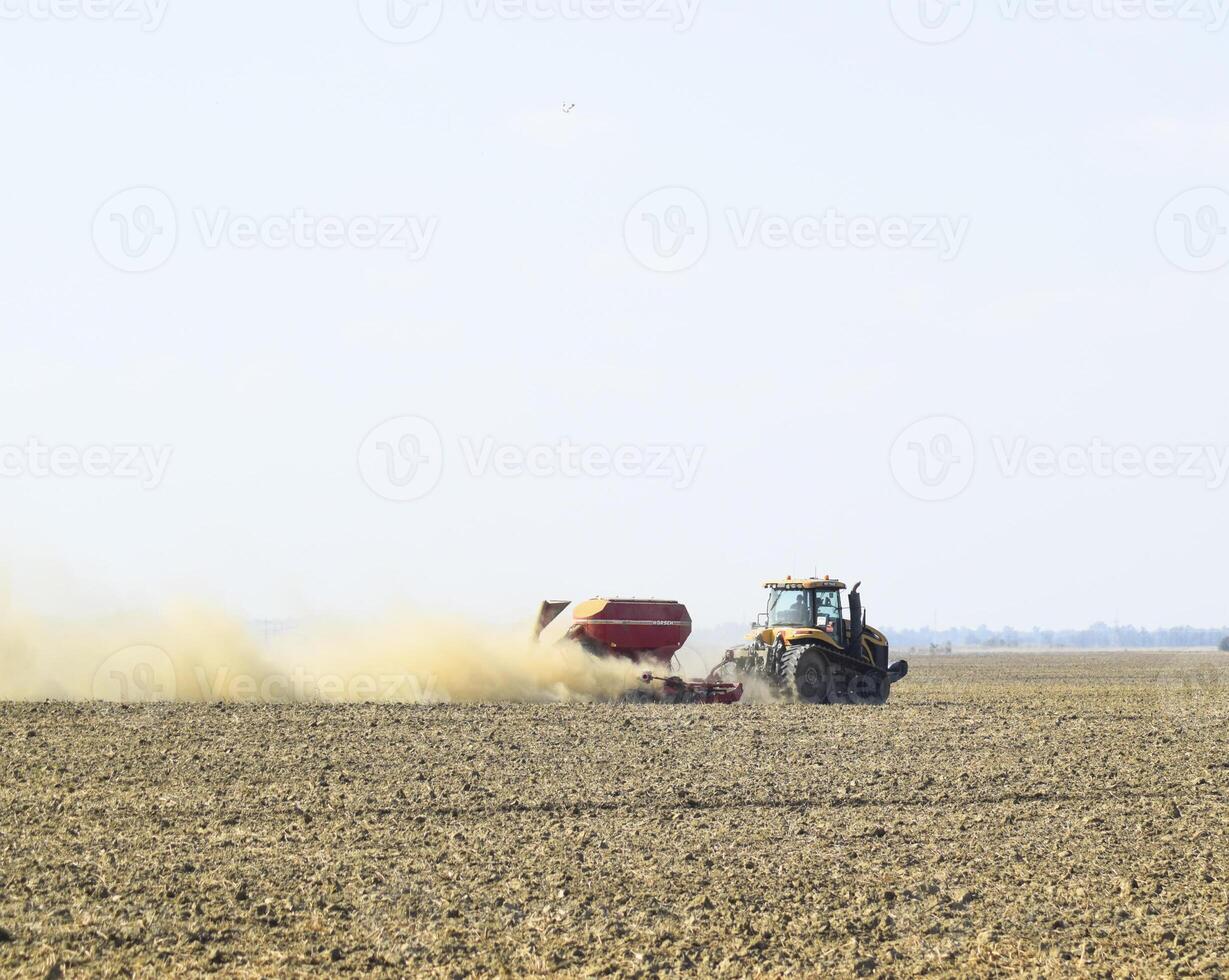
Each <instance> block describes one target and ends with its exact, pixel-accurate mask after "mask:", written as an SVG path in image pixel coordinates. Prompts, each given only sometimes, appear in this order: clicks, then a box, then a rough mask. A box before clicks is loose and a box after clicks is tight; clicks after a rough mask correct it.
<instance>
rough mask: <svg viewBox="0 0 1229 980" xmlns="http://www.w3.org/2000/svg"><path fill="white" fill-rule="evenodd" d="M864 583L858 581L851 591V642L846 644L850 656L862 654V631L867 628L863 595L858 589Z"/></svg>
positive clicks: (846, 652)
mask: <svg viewBox="0 0 1229 980" xmlns="http://www.w3.org/2000/svg"><path fill="white" fill-rule="evenodd" d="M860 588H862V583H861V582H859V583H857V584H856V585H855V586H854V587H853V588H852V589H851V590H850V592H849V642H848V643H847V644H845V654H846V655H847V656H850V657H858V656H861V653H862V632H863V630H865V629H866V613H864V612H863V611H862V596H861V594H860V593H859V592H858V589H860Z"/></svg>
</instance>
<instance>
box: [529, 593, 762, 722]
mask: <svg viewBox="0 0 1229 980" xmlns="http://www.w3.org/2000/svg"><path fill="white" fill-rule="evenodd" d="M570 604H571V602H570V600H562V601H551V600H547V601H546V602H543V603H542V606H541V608H540V609H539V610H538V621H537V624H536V626H535V629H534V639H535V640H536V639H537V638H538V637H540V636H541V635H542V631H543V630H544V629H546V627H547V626H549V625H550V624H551V623H553V622H554V621H555V619H556V618H557V617H558V616H559V614H560V613H561V612H563V610H564V609H566V608H567V607H568V606H569V605H570ZM689 636H691V616H690V614H689V613H688V612H687V607H686V606H684V605H683V604H682V603H681V602H675V601H674V600H672V599H589V600H588V601H586V602H582V603H580V604H579V605H578V606H577V607H576V608H575V609H574V610H573V612H572V625H571V626H569V627H568V631H567V633H566V634H564V639H566V640H572V641H574V642H576V643H579V644H580V645H581V647H583V648H584V649H585V650H587V651H588V652H589V653H591V654H593V655H594V656H599V657H625V658H627V659H628V660H631V661H633V662H634V663H643V662H646V661H648V662H651V663H656V664H661V665H663V666H664V665H666V664H668V663H670V661H671V659H672V658H673V657H674V655H675V654H676V653H677V652H678V651H679V650H680V649H681V648H682V646H683V644H684V643H686V642H687V638H688V637H689ZM640 680H641V682H642V683H643V684H644V685H645V686H644V687H643V688H641V689H640V690H638V691H636V692H632V693H631V694H629V699H630V700H644V701H666V702H669V703H672V704H732V703H734V702H735V701H738V700H739V699H740V698H741V697H742V695H743V687H742V685H741V684H730V683H726V682H723V681H718V680H715V679H711V680H705V681H685V680H683V679H682V678H681V677H657V676H656V675H654V674H653V673H652V672H651V671H650V672H646V673H644V674H642V675H641V677H640ZM659 685H660V686H659Z"/></svg>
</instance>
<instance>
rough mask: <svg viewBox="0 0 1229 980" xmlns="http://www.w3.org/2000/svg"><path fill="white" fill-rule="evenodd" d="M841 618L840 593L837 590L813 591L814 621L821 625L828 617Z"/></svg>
mask: <svg viewBox="0 0 1229 980" xmlns="http://www.w3.org/2000/svg"><path fill="white" fill-rule="evenodd" d="M840 618H841V594H840V593H839V592H816V593H815V623H816V625H817V626H823V625H824V624H825V623H826V622H827V621H828V620H830V619H840Z"/></svg>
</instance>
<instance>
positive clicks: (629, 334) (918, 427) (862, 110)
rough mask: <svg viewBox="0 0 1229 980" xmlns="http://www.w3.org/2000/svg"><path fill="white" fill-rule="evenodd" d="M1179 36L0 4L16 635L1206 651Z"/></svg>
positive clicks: (1227, 304)
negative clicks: (333, 634) (310, 629)
mask: <svg viewBox="0 0 1229 980" xmlns="http://www.w3.org/2000/svg"><path fill="white" fill-rule="evenodd" d="M923 2H924V3H925V4H926V5H925V6H919V5H918V4H920V3H923ZM1224 2H1225V0H1215V2H1213V0H1199V2H1196V3H1195V5H1194V6H1193V7H1192V6H1187V5H1182V6H1176V5H1168V4H1166V3H1164V2H1162V0H1154V2H1150V3H1148V4H1144V5H1142V9H1143V13H1142V14H1141V13H1139V11H1140V9H1141V5H1140V4H1138V3H1133V2H1128V0H1122V2H1119V3H1114V2H1112V0H1087V2H1085V3H1080V2H1077V0H1069V2H1066V3H1064V4H1060V5H1057V6H1054V7H1050V6H1048V5H1045V4H1043V3H1040V2H1033V3H1027V2H1024V0H1019V2H1017V0H995V2H994V3H978V4H977V5H976V6H974V5H973V0H963V3H962V4H957V3H953V4H952V5H950V6H949V7H945V6H944V4H943V2H941V0H916V3H915V2H914V0H908V2H906V0H899V2H892V3H889V2H888V0H882V2H880V0H872V2H866V3H840V4H838V3H818V4H812V3H801V2H795V0H791V2H789V3H781V4H771V5H770V4H762V3H758V4H757V3H750V2H739V3H734V2H729V0H726V2H722V0H688V2H687V3H683V2H682V0H666V2H659V0H610V2H604V0H526V2H525V3H516V2H505V3H500V4H497V3H494V2H493V0H492V2H491V3H489V4H487V3H484V2H482V0H469V2H467V3H456V4H452V3H450V4H449V5H448V6H447V8H446V9H444V10H443V11H442V17H440V18H439V22H438V25H437V26H434V29H433V30H429V33H427V31H428V29H430V28H431V27H432V25H433V24H434V23H435V21H434V13H435V11H433V9H432V5H431V4H430V3H426V4H420V7H421V8H422V9H419V10H417V11H415V10H414V9H413V5H410V4H406V5H404V6H402V5H401V0H392V4H391V5H389V4H385V3H384V2H383V0H375V2H372V3H367V2H366V0H363V2H362V3H355V2H353V0H351V2H338V3H331V4H303V3H291V2H286V0H283V2H280V3H266V4H246V3H238V2H225V0H214V2H210V3H204V2H187V0H167V2H163V0H158V2H157V3H155V4H152V5H151V4H150V3H148V2H147V0H56V5H54V6H53V5H51V4H50V0H0V14H2V16H0V92H3V94H2V95H0V132H3V134H4V135H3V154H2V155H0V174H2V176H3V180H2V181H0V195H2V197H0V202H2V213H3V217H4V222H3V233H2V234H0V261H2V268H3V276H4V280H3V291H2V292H0V325H2V326H0V329H2V331H3V334H2V336H3V346H2V347H0V472H2V474H3V475H0V560H2V561H3V564H4V565H5V567H6V568H7V572H8V574H9V576H10V578H11V581H12V589H13V593H14V595H15V597H17V599H18V600H19V601H21V602H23V603H29V604H31V605H34V606H36V607H38V608H42V609H47V610H56V611H69V610H72V609H74V608H77V607H81V606H89V607H90V608H93V609H103V610H110V609H117V610H118V609H123V608H128V607H132V606H144V605H148V604H151V603H159V602H161V601H163V600H166V599H171V598H176V597H183V596H190V597H195V598H198V599H208V600H211V601H219V602H222V603H224V604H226V605H227V606H228V607H230V608H232V609H234V610H236V611H240V612H242V613H244V614H247V615H252V616H301V615H308V614H312V613H316V612H325V611H328V612H353V613H359V614H367V613H370V612H373V611H376V610H379V609H382V608H384V607H386V606H388V605H389V604H393V603H401V602H410V603H415V604H418V605H422V606H426V607H431V608H442V609H448V610H453V611H456V612H459V613H471V614H474V615H478V616H482V617H485V618H496V619H501V618H502V619H510V618H513V617H518V616H528V615H530V614H531V612H532V610H533V607H534V606H535V604H536V602H537V601H538V600H539V599H541V598H545V597H547V596H550V597H553V598H574V599H580V598H584V597H586V596H589V595H597V594H622V595H642V596H646V595H656V596H663V597H669V598H677V599H681V600H683V601H685V602H686V603H687V604H688V606H689V608H690V609H691V612H692V614H693V617H694V618H695V620H696V622H697V625H700V626H704V625H713V624H716V623H720V622H727V621H730V620H743V619H750V618H751V617H753V616H754V614H755V612H756V611H758V610H759V609H760V608H762V604H763V596H762V593H761V590H760V585H761V583H762V582H763V580H764V579H766V578H770V577H778V576H783V575H785V574H788V573H790V572H791V571H792V572H794V573H795V574H809V573H811V572H813V571H818V572H819V573H820V574H823V573H825V572H827V573H830V574H832V575H834V576H836V575H839V576H841V577H842V578H844V579H846V580H847V581H849V582H853V581H856V580H861V581H863V583H864V586H863V590H864V593H865V596H866V602H867V607H868V610H869V612H870V615H871V619H872V621H873V622H877V623H880V624H883V625H900V626H906V625H910V626H912V625H921V624H927V623H937V624H938V625H958V624H961V625H964V624H967V625H977V624H979V623H988V624H990V625H992V626H1003V625H1014V626H1017V627H1028V626H1032V625H1034V624H1037V625H1041V626H1045V627H1063V626H1083V625H1087V624H1089V623H1091V622H1093V621H1095V620H1113V619H1115V618H1116V619H1119V620H1121V621H1122V622H1124V623H1135V624H1137V625H1141V626H1157V625H1163V624H1166V625H1167V624H1175V623H1190V624H1195V625H1216V624H1222V623H1225V622H1227V621H1229V612H1227V610H1226V606H1225V596H1226V589H1225V573H1224V554H1225V550H1226V544H1227V541H1226V536H1227V532H1229V412H1227V411H1226V404H1227V390H1229V389H1227V387H1226V374H1225V365H1226V354H1227V353H1229V337H1227V327H1229V324H1227V322H1226V310H1227V309H1229V193H1226V188H1229V28H1226V27H1225V26H1224V25H1223V23H1222V21H1223V19H1224V18H1223V14H1224V13H1225V11H1223V10H1222V9H1221V7H1222V6H1223V5H1224ZM608 10H614V11H617V12H618V13H617V15H616V14H611V15H610V16H602V14H603V13H604V12H606V11H608ZM1047 11H1056V13H1055V15H1054V16H1053V17H1048V16H1046V12H1047ZM86 12H89V13H91V14H92V16H91V17H86V16H85V13H86ZM75 15H80V16H75ZM411 15H412V16H411ZM970 15H972V16H971V20H970V19H969V17H970ZM1188 15H1189V16H1194V15H1199V16H1200V17H1201V19H1200V20H1198V21H1196V20H1192V19H1189V16H1188ZM416 33H426V36H424V37H421V39H417V40H413V39H412V38H413V37H414V35H415V34H416ZM948 35H954V36H951V37H949V36H948ZM934 41H942V42H943V43H924V42H934ZM399 42H406V43H399ZM132 188H136V189H137V190H135V191H132V190H129V189H132ZM663 189H664V190H663ZM125 191H128V193H127V194H124V193H122V192H125ZM654 192H656V193H654ZM321 218H328V219H331V220H330V221H327V222H325V223H324V224H323V226H321V225H320V224H319V219H321ZM850 222H852V224H850ZM389 420H393V421H389ZM32 440H33V443H32ZM53 463H54V465H53ZM414 466H416V467H417V469H412V468H411V467H414ZM87 471H88V473H87ZM398 498H412V499H398Z"/></svg>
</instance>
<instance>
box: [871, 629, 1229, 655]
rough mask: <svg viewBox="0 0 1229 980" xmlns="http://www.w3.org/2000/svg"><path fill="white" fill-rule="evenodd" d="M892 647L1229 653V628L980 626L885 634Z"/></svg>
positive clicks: (901, 631) (907, 630) (889, 631)
mask: <svg viewBox="0 0 1229 980" xmlns="http://www.w3.org/2000/svg"><path fill="white" fill-rule="evenodd" d="M885 632H886V633H887V635H888V639H889V640H890V641H891V642H892V645H893V646H898V647H899V646H906V647H930V646H932V645H933V646H936V647H943V648H946V647H947V646H948V645H950V646H953V647H970V646H971V647H1072V648H1074V649H1101V648H1122V649H1132V648H1141V649H1146V648H1150V647H1219V648H1220V649H1221V650H1225V651H1226V652H1229V635H1227V634H1229V627H1221V628H1219V629H1196V628H1195V627H1193V626H1171V627H1168V628H1166V629H1156V630H1147V629H1139V628H1138V627H1135V626H1110V625H1108V624H1106V623H1094V624H1093V625H1092V626H1089V627H1088V628H1087V629H1082V630H1043V629H1041V628H1040V627H1036V626H1034V627H1033V628H1032V629H1031V630H1017V629H1012V628H1011V627H1006V628H1004V629H991V628H990V627H988V626H978V627H976V628H975V629H974V628H969V627H962V626H957V627H953V628H951V629H944V630H936V629H930V628H928V627H923V628H920V629H895V630H894V629H889V630H885Z"/></svg>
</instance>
